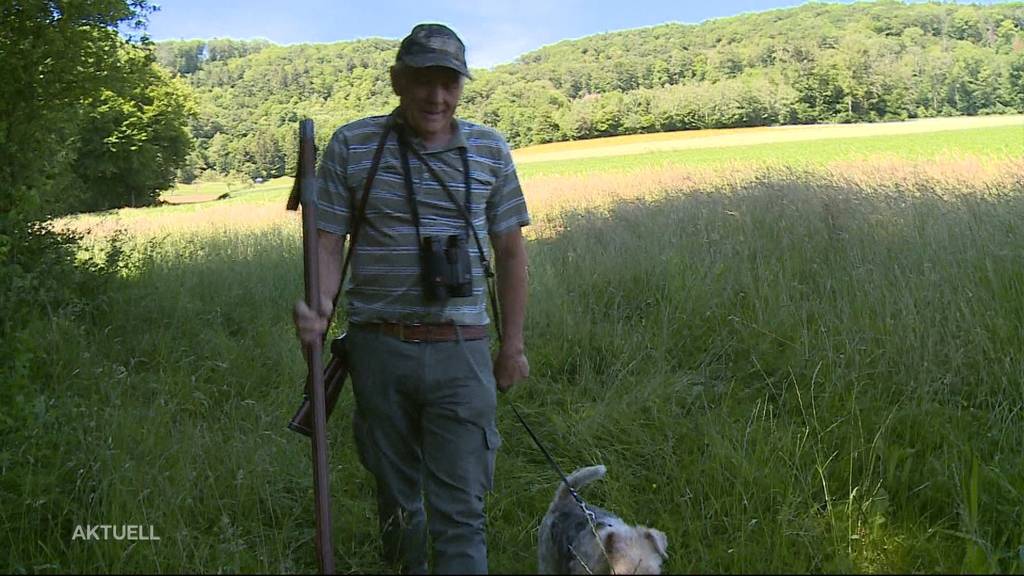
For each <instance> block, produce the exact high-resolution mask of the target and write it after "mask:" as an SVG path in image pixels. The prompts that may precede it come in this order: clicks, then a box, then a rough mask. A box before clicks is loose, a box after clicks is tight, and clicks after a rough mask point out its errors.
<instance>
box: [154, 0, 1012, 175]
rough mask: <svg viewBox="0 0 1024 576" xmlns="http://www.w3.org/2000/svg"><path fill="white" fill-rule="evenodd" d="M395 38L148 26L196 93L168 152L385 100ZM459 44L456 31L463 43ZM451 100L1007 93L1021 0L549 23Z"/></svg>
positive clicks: (671, 116) (771, 108)
mask: <svg viewBox="0 0 1024 576" xmlns="http://www.w3.org/2000/svg"><path fill="white" fill-rule="evenodd" d="M397 47H398V42H397V41H395V40H384V39H367V40H359V41H354V42H341V43H333V44H305V45H295V46H276V45H273V44H270V43H268V42H266V41H259V42H244V41H231V40H213V41H209V42H204V41H188V42H162V43H158V44H157V47H156V53H157V58H158V60H159V62H160V63H161V64H163V65H164V66H165V67H167V68H169V69H171V70H173V71H174V72H175V73H177V74H179V75H181V76H183V77H184V78H185V79H186V80H187V81H188V82H189V84H190V85H191V86H192V88H193V90H194V91H195V94H196V96H197V100H198V102H199V117H198V119H197V121H196V122H195V124H194V126H193V134H194V135H195V137H196V141H197V149H196V151H195V152H194V153H193V155H192V158H191V160H190V165H189V166H188V167H187V168H186V169H185V170H183V172H182V174H181V176H182V179H183V180H185V181H188V180H190V179H192V178H194V177H196V176H198V175H200V174H201V173H203V172H210V173H212V174H241V175H245V176H248V177H256V176H262V177H275V176H280V175H282V174H284V173H286V172H287V171H289V168H290V166H291V165H292V164H293V162H294V155H295V153H294V148H295V146H294V143H295V135H294V132H295V122H296V120H298V119H299V118H301V117H311V118H313V119H314V120H315V121H316V123H317V126H318V127H319V134H318V138H319V140H320V141H321V142H323V141H325V140H326V138H327V137H328V136H329V134H330V132H331V131H332V130H333V128H335V127H337V126H338V125H340V124H341V123H344V122H346V121H349V120H352V119H355V118H358V117H360V116H363V115H367V114H378V113H383V112H386V111H388V110H390V108H391V107H393V106H394V105H395V104H396V103H397V101H396V98H395V97H394V96H393V95H392V94H391V90H390V85H389V82H388V77H387V68H388V66H389V65H390V63H391V62H392V61H393V59H394V55H395V52H396V50H397ZM471 49H472V47H470V50H471ZM474 76H475V78H476V79H475V80H474V81H472V82H469V83H468V84H467V87H466V91H465V94H464V97H463V103H462V105H461V107H460V112H459V114H460V116H461V117H463V118H466V119H469V120H474V121H478V122H483V123H486V124H490V125H492V126H495V127H496V128H498V129H499V130H501V131H502V133H503V134H505V135H506V137H507V138H508V140H509V142H510V143H511V144H512V145H513V146H516V147H520V146H526V145H530V144H540V143H546V142H558V141H564V140H578V139H586V138H593V137H601V136H612V135H625V134H640V133H651V132H663V131H672V130H686V129H698V128H727V127H741V126H771V125H779V124H809V123H821V122H860V121H869V122H872V121H886V120H902V119H907V118H920V117H934V116H956V115H976V114H990V113H1013V112H1021V111H1024V3H1020V2H1016V3H1007V4H1000V5H994V6H975V5H952V4H937V3H930V4H902V3H899V2H892V1H889V2H878V3H870V4H864V3H861V4H853V5H847V4H818V3H814V4H807V5H804V6H801V7H798V8H790V9H782V10H772V11H768V12H761V13H755V14H745V15H741V16H735V17H730V18H722V19H717V20H711V21H708V22H704V23H701V24H697V25H684V24H674V23H673V24H664V25H660V26H654V27H648V28H641V29H635V30H628V31H623V32H615V33H609V34H601V35H596V36H591V37H587V38H583V39H580V40H573V41H564V42H560V43H557V44H554V45H551V46H547V47H544V48H541V49H539V50H536V51H533V52H530V53H527V54H524V55H523V56H521V57H520V58H519V59H518V60H517V61H516V62H514V63H512V64H507V65H502V66H498V67H496V68H494V69H491V70H474Z"/></svg>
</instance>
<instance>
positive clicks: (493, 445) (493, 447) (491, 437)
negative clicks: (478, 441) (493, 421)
mask: <svg viewBox="0 0 1024 576" xmlns="http://www.w3.org/2000/svg"><path fill="white" fill-rule="evenodd" d="M484 446H485V447H486V448H487V478H486V482H485V483H484V485H485V486H486V488H487V491H488V492H490V491H491V490H493V489H494V461H495V459H496V458H497V455H498V447H499V446H501V435H500V434H498V429H497V428H495V427H494V426H493V425H491V426H485V427H484Z"/></svg>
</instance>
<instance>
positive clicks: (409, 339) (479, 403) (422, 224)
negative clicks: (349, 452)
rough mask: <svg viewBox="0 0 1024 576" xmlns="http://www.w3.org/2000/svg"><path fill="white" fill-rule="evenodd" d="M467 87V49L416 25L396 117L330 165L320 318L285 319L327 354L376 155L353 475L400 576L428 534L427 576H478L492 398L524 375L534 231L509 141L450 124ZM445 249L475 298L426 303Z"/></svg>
mask: <svg viewBox="0 0 1024 576" xmlns="http://www.w3.org/2000/svg"><path fill="white" fill-rule="evenodd" d="M469 77H470V74H469V70H468V69H467V67H466V60H465V47H464V45H463V43H462V41H461V40H460V39H459V38H458V36H456V34H455V33H454V32H453V31H452V30H450V29H448V28H447V27H445V26H442V25H439V24H421V25H418V26H416V27H415V28H413V30H412V32H411V33H410V34H409V36H407V37H406V38H405V39H404V40H403V41H402V44H401V47H400V48H399V52H398V56H397V58H396V61H395V65H394V66H393V67H392V68H391V84H392V88H393V89H394V91H395V93H396V94H397V95H398V96H399V99H400V104H399V107H398V108H397V109H396V110H395V111H394V112H392V114H391V115H389V116H377V117H371V118H365V119H362V120H358V121H356V122H353V123H351V124H347V125H345V126H343V127H341V128H340V129H338V130H337V131H336V132H335V133H334V135H333V137H332V138H331V141H330V144H329V145H328V147H327V149H326V150H325V151H324V155H323V159H322V160H321V163H320V168H319V173H318V181H319V184H318V211H319V215H320V217H319V222H318V228H319V231H318V237H319V244H320V253H319V258H320V270H322V271H323V272H322V273H321V277H322V280H321V287H320V295H321V303H322V304H321V310H320V311H319V314H314V313H313V312H312V311H311V310H310V309H309V308H308V307H307V306H306V305H305V303H303V302H301V301H300V302H298V303H296V305H295V325H296V328H297V331H298V334H299V337H300V339H302V340H303V341H304V342H309V341H314V340H316V339H321V338H322V337H323V333H324V330H325V329H326V326H327V321H328V318H330V317H331V314H332V313H333V310H332V302H333V301H334V297H335V295H336V294H337V291H338V290H339V277H340V269H341V262H342V254H343V251H344V246H345V240H344V237H345V235H346V234H349V235H350V238H351V234H352V232H353V229H352V223H353V220H354V219H356V218H358V217H359V216H358V212H359V205H360V201H359V200H360V197H361V196H362V192H363V187H364V184H365V182H366V180H367V177H368V174H369V173H370V172H371V171H372V170H373V167H372V164H374V162H373V159H374V156H375V155H376V154H377V153H378V149H379V155H380V159H379V162H378V163H377V172H376V174H375V176H374V178H373V180H372V187H371V189H370V194H369V199H368V201H367V203H366V206H365V214H364V216H363V217H362V219H360V220H359V225H358V226H359V229H358V232H357V236H356V244H355V249H354V254H353V256H352V262H351V279H350V280H351V281H350V282H348V283H347V286H346V288H345V295H346V301H347V311H348V320H349V329H348V333H349V362H350V366H351V375H352V384H353V386H352V388H353V392H354V395H355V400H356V407H355V414H354V417H353V429H354V433H355V438H356V444H357V446H358V449H359V455H360V461H361V462H362V463H363V465H364V466H365V467H366V468H367V469H368V470H369V471H370V472H371V473H372V474H373V475H374V477H375V478H376V481H377V505H378V512H379V516H380V528H381V537H382V541H383V550H384V555H385V560H386V561H387V562H389V563H393V564H395V568H397V569H398V570H400V571H401V572H405V573H417V572H418V573H423V572H426V570H427V556H428V553H427V534H428V532H429V535H430V540H431V542H432V549H433V569H434V571H435V572H438V573H486V571H487V547H486V540H485V535H484V530H485V522H484V494H485V492H486V491H487V490H489V489H490V488H491V485H492V480H493V474H494V456H495V451H496V450H497V448H498V446H499V444H500V437H499V436H498V432H497V428H496V426H495V408H496V405H497V398H496V396H497V395H496V391H495V389H496V388H497V389H498V390H501V391H506V390H508V389H509V388H511V387H512V386H513V385H514V384H515V383H516V382H518V381H519V380H521V379H523V378H526V377H527V376H528V374H529V364H528V362H527V360H526V356H525V352H524V348H523V321H524V317H525V309H526V264H527V262H526V250H525V245H524V241H523V237H522V234H521V230H520V228H521V227H522V226H526V225H528V224H529V215H528V213H527V210H526V204H525V202H524V200H523V195H522V190H521V188H520V186H519V179H518V177H517V175H516V172H515V166H514V165H513V163H512V157H511V154H510V151H509V148H508V144H507V143H506V142H505V140H504V139H503V138H502V137H501V136H500V135H499V134H498V133H497V132H496V131H494V130H492V129H490V128H486V127H483V126H479V125H476V124H472V123H469V122H465V121H461V120H457V119H455V117H454V114H455V109H456V107H457V105H458V102H459V98H460V97H461V95H462V89H463V84H464V81H465V78H469ZM467 167H468V173H467V170H466V168H467ZM467 184H468V187H469V193H468V194H467V190H466V186H467ZM445 188H447V190H446V189H445ZM467 199H468V200H469V202H468V203H467V202H466V200H467ZM460 205H461V206H462V207H463V208H464V210H465V211H463V209H460ZM467 212H468V213H467ZM467 220H471V221H472V223H473V228H470V226H469V224H468V222H467ZM488 237H489V239H490V242H491V244H492V245H493V252H494V262H495V264H496V265H497V270H496V272H497V285H498V295H499V299H500V302H501V311H500V318H501V329H502V336H503V341H502V343H501V347H500V349H499V351H498V354H497V357H496V358H495V359H494V361H493V363H492V359H491V355H490V347H489V342H488V336H487V333H488V331H487V326H486V325H487V324H488V323H489V319H488V315H487V307H486V302H487V285H486V278H485V277H484V266H483V263H482V262H481V261H480V255H481V253H480V250H481V249H482V251H483V255H484V257H485V258H487V257H489V255H490V250H489V249H488V246H487V239H488ZM452 238H462V239H463V244H462V249H463V250H465V251H467V252H468V257H465V253H464V252H463V253H462V254H463V256H464V258H463V260H462V262H469V263H470V264H471V267H472V278H471V287H469V286H464V288H465V290H463V291H462V292H461V293H460V292H459V290H457V289H456V290H454V295H452V294H445V293H444V292H445V288H444V287H443V286H441V287H440V291H441V292H442V294H441V295H440V296H438V295H437V294H435V292H437V290H434V289H431V290H429V291H428V290H425V283H426V282H427V281H432V280H431V279H429V278H426V277H425V276H424V274H423V266H424V265H426V264H425V261H426V260H425V259H424V258H422V254H423V253H424V251H427V252H428V253H429V251H430V250H429V249H428V248H427V247H426V246H427V245H428V244H430V245H433V246H435V247H437V246H442V248H444V249H445V250H447V252H444V254H445V255H446V256H449V257H453V256H455V254H454V253H455V252H457V251H458V249H459V246H458V245H457V244H451V243H450V242H454V240H451V239H452ZM480 238H482V240H481V241H480V242H481V245H479V246H478V245H477V241H478V239H480ZM441 260H442V261H445V259H444V258H442V259H441ZM447 261H449V262H450V261H459V260H458V258H457V257H455V258H454V260H447ZM434 288H437V286H434Z"/></svg>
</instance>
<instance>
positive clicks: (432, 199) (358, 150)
mask: <svg viewBox="0 0 1024 576" xmlns="http://www.w3.org/2000/svg"><path fill="white" fill-rule="evenodd" d="M389 118H393V120H392V121H393V122H396V123H397V124H401V123H402V120H401V114H400V112H399V110H398V109H396V110H395V111H394V112H392V114H391V115H388V116H372V117H369V118H364V119H362V120H357V121H355V122H352V123H350V124H346V125H344V126H342V127H341V128H339V129H338V130H337V131H335V133H334V135H333V136H332V137H331V141H330V143H329V144H328V145H327V149H326V150H325V151H324V154H323V157H322V158H321V160H320V165H319V168H318V172H317V182H318V184H317V227H318V228H320V229H321V230H325V231H327V232H333V233H335V234H340V235H345V234H347V233H349V231H350V230H349V224H350V221H351V218H352V215H353V214H355V213H356V207H357V206H358V202H359V198H360V196H361V195H362V193H363V186H364V183H365V182H366V176H367V174H368V172H369V170H370V164H371V163H372V162H373V156H374V152H375V151H376V148H377V144H378V143H379V141H380V137H381V134H382V130H383V129H384V127H385V124H386V122H387V121H388V119H389ZM454 122H455V123H456V124H457V125H458V130H457V131H455V133H454V135H453V137H452V139H451V140H450V141H449V142H448V144H447V145H445V146H444V147H443V148H440V149H436V150H427V149H426V147H425V146H424V145H423V142H422V140H420V139H419V138H418V137H416V136H415V133H414V132H413V131H412V130H406V134H407V135H408V139H409V142H410V144H411V145H412V146H413V147H414V148H416V149H417V150H418V151H420V152H421V153H422V154H423V156H424V157H425V158H426V159H427V161H428V162H430V163H431V164H432V165H433V167H434V170H435V171H436V172H437V173H438V174H439V175H440V176H442V177H443V178H444V179H445V183H446V184H447V185H448V188H449V189H450V190H451V191H452V193H453V194H454V195H455V197H456V198H457V199H458V201H459V202H460V203H462V202H464V201H465V198H466V190H465V182H466V180H465V176H464V174H463V164H462V156H461V153H460V150H459V149H460V148H465V149H466V151H467V153H468V158H469V173H470V188H471V203H472V206H471V209H472V211H471V214H470V217H471V219H472V221H473V226H474V227H475V228H476V230H477V234H478V235H479V237H480V242H481V243H482V244H483V249H484V253H485V255H486V256H487V258H488V260H490V246H489V242H488V235H490V236H496V235H500V234H502V233H505V232H508V231H510V230H512V229H513V227H515V226H526V225H528V224H529V223H530V217H529V214H528V213H527V210H526V202H525V200H524V199H523V191H522V188H521V187H520V185H519V177H518V176H517V175H516V169H515V165H514V164H513V162H512V154H511V152H510V150H509V147H508V144H507V143H506V142H505V139H504V138H503V137H502V136H501V135H500V134H499V133H498V132H497V131H495V130H494V129H491V128H488V127H486V126H481V125H479V124H474V123H472V122H466V121H464V120H457V119H456V120H454ZM408 157H409V168H410V171H411V172H412V181H413V185H414V188H415V192H416V202H417V207H418V210H419V215H420V233H421V234H422V236H424V237H425V236H448V235H450V234H466V235H467V238H468V246H469V255H470V261H471V263H472V265H473V295H472V296H470V297H465V298H448V299H447V301H445V302H434V301H428V300H426V299H425V298H424V295H423V285H422V275H421V270H420V256H419V247H418V245H417V236H416V223H415V220H414V219H413V217H412V212H411V210H410V206H409V199H408V196H407V193H406V189H405V177H404V174H403V172H402V160H401V155H400V154H399V147H398V137H397V134H396V133H395V130H394V129H392V130H391V133H390V134H389V135H388V138H387V141H386V143H385V145H384V150H383V153H382V155H381V159H380V166H379V168H378V170H377V175H376V176H375V177H374V180H373V186H372V189H371V190H370V197H369V200H368V201H367V204H366V217H365V219H364V220H363V222H362V224H361V227H360V230H359V237H358V241H357V242H356V247H355V252H354V254H353V256H352V258H353V260H352V264H351V265H350V267H349V277H348V278H347V279H346V282H345V287H344V290H345V296H346V302H347V306H348V308H347V309H348V318H349V321H350V322H355V323H362V322H384V321H387V322H406V323H415V322H423V323H443V322H455V323H457V324H487V323H489V320H488V315H487V304H486V303H487V295H486V292H487V282H486V278H485V277H484V272H483V269H482V266H481V264H480V257H479V252H478V250H477V245H476V241H475V239H474V238H473V235H472V233H469V230H468V227H467V226H466V222H465V219H463V217H462V216H461V213H460V211H459V209H458V208H456V207H455V206H454V205H453V204H452V201H451V200H450V198H449V196H448V195H447V194H446V193H445V191H444V189H443V188H441V185H440V184H438V182H437V181H436V180H435V179H434V177H433V176H432V175H431V173H430V172H429V171H428V169H427V168H426V167H425V166H423V165H422V164H420V162H419V159H418V158H417V155H416V154H414V153H412V152H411V151H410V152H409V154H408ZM491 268H492V270H493V269H494V263H493V261H492V263H491Z"/></svg>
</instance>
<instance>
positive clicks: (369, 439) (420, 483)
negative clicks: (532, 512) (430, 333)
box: [348, 326, 501, 574]
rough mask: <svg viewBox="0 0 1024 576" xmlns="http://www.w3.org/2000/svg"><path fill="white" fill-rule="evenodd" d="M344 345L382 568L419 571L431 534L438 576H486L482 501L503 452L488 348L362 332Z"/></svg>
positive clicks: (473, 343) (355, 328) (356, 331)
mask: <svg viewBox="0 0 1024 576" xmlns="http://www.w3.org/2000/svg"><path fill="white" fill-rule="evenodd" d="M349 338H350V342H349V351H348V352H349V356H348V357H349V364H350V369H351V375H352V389H353V391H354V395H355V401H356V407H355V414H354V417H353V419H352V422H353V429H354V430H353V431H354V433H355V440H356V445H357V447H358V450H359V457H360V461H361V462H362V464H363V466H364V467H365V468H366V469H367V470H369V471H370V473H372V474H373V476H374V477H375V478H376V481H377V510H378V514H379V520H380V530H381V540H382V544H383V552H384V560H385V562H387V563H388V564H391V565H392V567H393V568H395V569H397V570H399V571H400V572H402V573H426V571H427V558H428V553H427V534H428V532H429V536H430V541H431V544H432V547H433V558H432V564H433V571H434V572H435V573H439V574H444V573H462V574H474V573H475V574H486V573H487V542H486V537H485V519H484V494H485V493H486V492H487V491H488V490H490V489H491V486H492V483H493V478H494V457H495V453H496V452H497V449H498V446H499V445H500V444H501V439H500V437H499V436H498V430H497V427H496V426H495V409H496V406H497V394H496V388H495V382H494V376H493V372H492V368H491V355H490V348H489V344H488V340H472V341H462V342H459V341H456V342H430V343H421V342H403V341H401V340H399V339H398V338H395V337H392V336H388V335H384V334H380V333H376V332H373V331H371V330H368V329H366V328H362V327H359V326H352V327H351V329H350V331H349ZM424 502H425V504H426V506H425V507H424ZM424 508H425V512H426V514H424Z"/></svg>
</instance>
